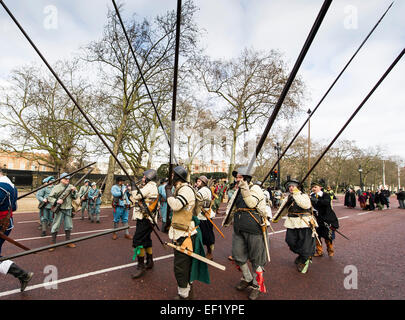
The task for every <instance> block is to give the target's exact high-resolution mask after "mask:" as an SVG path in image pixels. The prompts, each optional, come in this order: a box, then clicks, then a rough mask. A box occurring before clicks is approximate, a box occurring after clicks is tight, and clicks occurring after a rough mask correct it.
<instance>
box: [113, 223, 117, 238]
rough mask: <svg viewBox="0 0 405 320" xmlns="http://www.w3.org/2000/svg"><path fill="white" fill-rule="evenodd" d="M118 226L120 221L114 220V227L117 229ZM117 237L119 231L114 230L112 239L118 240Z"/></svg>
mask: <svg viewBox="0 0 405 320" xmlns="http://www.w3.org/2000/svg"><path fill="white" fill-rule="evenodd" d="M117 227H118V223H116V222H114V227H113V228H114V229H117ZM117 238H118V236H117V233H116V232H113V235H112V239H113V240H117Z"/></svg>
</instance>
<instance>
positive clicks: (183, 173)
mask: <svg viewBox="0 0 405 320" xmlns="http://www.w3.org/2000/svg"><path fill="white" fill-rule="evenodd" d="M173 172H174V174H175V175H176V176H177V177H179V178H180V179H181V180H183V181H184V182H187V170H186V169H184V168H183V167H182V166H177V167H175V168H174V169H173Z"/></svg>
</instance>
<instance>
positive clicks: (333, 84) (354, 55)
mask: <svg viewBox="0 0 405 320" xmlns="http://www.w3.org/2000/svg"><path fill="white" fill-rule="evenodd" d="M393 4H394V2H392V3H391V4H390V6H389V7H388V9H387V10H386V11H385V12H384V14H383V15H382V16H381V18H380V19H379V20H378V21H377V23H376V24H375V25H374V27H373V28H372V29H371V31H370V32H369V33H368V35H367V37H366V38H365V39H364V40H363V42H362V43H361V44H360V46H359V47H358V48H357V50H356V51H355V52H354V54H353V55H352V57H351V58H350V59H349V61H348V62H347V63H346V65H345V66H344V67H343V69H342V71H340V73H339V74H338V76H337V77H336V79H335V80H334V81H333V82H332V84H331V85H330V86H329V88H328V90H326V92H325V94H324V95H323V97H322V98H321V100H319V102H318V104H317V105H316V106H315V108H314V110H313V111H312V112H311V113H310V114H309V116H308V118H307V119H306V120H305V121H304V123H303V124H302V126H301V128H300V129H299V130H298V132H297V133H296V134H295V136H294V137H293V138H292V139H291V141H290V143H289V144H288V145H287V147H285V148H284V151H283V152H282V153H281V155H280V156H279V158H278V159H277V161H276V162H275V163H274V164H273V166H272V167H271V169H270V170H269V173H268V174H267V175H266V176H265V177H264V179H263V181H262V183H264V181H266V180H267V179H268V177H269V176H270V174H271V173H272V172H273V170H274V169H275V167H276V166H277V164H278V163H279V162H280V160H281V158H282V157H283V156H284V155H285V154H286V153H287V151H288V149H289V148H290V147H291V145H292V144H293V143H294V141H295V139H296V138H297V137H298V135H299V134H300V133H301V131H302V129H303V128H304V127H305V125H306V124H307V123H308V121H309V119H311V117H312V116H313V115H314V113H315V112H316V110H318V108H319V106H320V105H321V104H322V102H323V101H324V100H325V98H326V96H327V95H328V94H329V92H330V91H331V90H332V88H333V87H334V86H335V84H336V82H337V81H338V80H339V79H340V77H341V76H342V74H343V73H344V72H345V70H346V69H347V67H348V66H349V65H350V63H351V62H352V61H353V59H354V58H355V57H356V55H357V53H358V52H359V51H360V49H361V48H362V47H363V45H364V44H365V43H366V42H367V40H368V38H370V36H371V35H372V33H373V32H374V30H375V29H376V28H377V26H378V25H379V24H380V22H381V20H382V19H383V18H384V17H385V15H386V14H387V12H388V10H389V9H390V8H391V7H392V5H393Z"/></svg>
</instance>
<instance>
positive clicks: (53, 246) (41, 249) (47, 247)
mask: <svg viewBox="0 0 405 320" xmlns="http://www.w3.org/2000/svg"><path fill="white" fill-rule="evenodd" d="M128 228H129V226H125V227H120V228H116V229H111V230H107V231H102V232H99V233H95V234H92V235H89V236H84V237H81V238H77V239H71V240H66V241H63V242H59V243H55V244H50V245H47V246H43V247H39V248H35V249H29V250H28V251H24V252H20V253H16V254H13V255H10V256H7V257H0V262H1V261H4V260H10V259H14V258H18V257H22V256H26V255H28V254H32V253H37V252H41V251H45V250H48V249H51V248H56V247H61V246H65V245H67V244H69V243H73V242H75V243H76V242H80V241H84V240H88V239H91V238H95V237H100V236H103V235H106V234H109V233H112V232H117V231H121V230H125V229H128Z"/></svg>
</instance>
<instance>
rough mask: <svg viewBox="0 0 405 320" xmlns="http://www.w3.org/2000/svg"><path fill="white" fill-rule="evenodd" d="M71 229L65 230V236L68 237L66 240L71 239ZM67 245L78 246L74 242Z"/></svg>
mask: <svg viewBox="0 0 405 320" xmlns="http://www.w3.org/2000/svg"><path fill="white" fill-rule="evenodd" d="M70 232H71V231H70V230H65V237H66V241H69V240H70ZM66 247H68V248H76V245H75V244H74V243H69V244H67V245H66Z"/></svg>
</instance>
